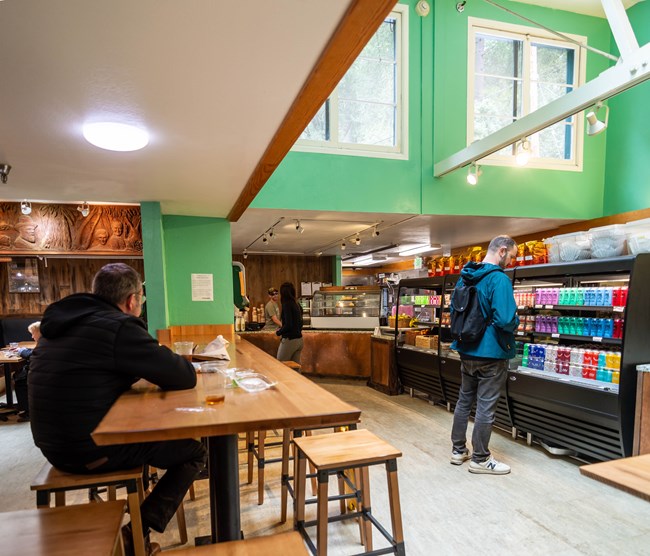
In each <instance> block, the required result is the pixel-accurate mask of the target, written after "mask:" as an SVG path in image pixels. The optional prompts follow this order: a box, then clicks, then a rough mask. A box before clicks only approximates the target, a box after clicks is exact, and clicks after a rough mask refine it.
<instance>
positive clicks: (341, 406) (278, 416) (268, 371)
mask: <svg viewBox="0 0 650 556" xmlns="http://www.w3.org/2000/svg"><path fill="white" fill-rule="evenodd" d="M228 353H229V355H230V357H231V361H230V362H229V364H228V367H236V368H249V369H253V370H254V371H256V372H259V373H263V374H264V375H266V376H267V377H268V378H270V379H271V380H273V381H277V384H276V385H275V386H274V387H272V388H269V389H268V390H264V391H262V392H256V393H249V392H246V391H245V390H243V389H241V388H228V389H226V399H225V402H224V403H222V404H220V405H215V406H208V405H206V403H205V397H206V395H207V394H209V393H210V392H211V384H214V381H215V379H216V378H217V377H216V376H215V375H213V374H209V373H208V374H199V375H198V377H197V378H198V380H197V386H196V387H195V388H193V389H191V390H180V391H173V392H162V391H160V390H158V389H157V388H155V387H152V386H148V387H146V388H144V389H138V388H136V389H134V390H130V391H129V392H126V393H125V394H123V395H122V396H121V397H120V398H119V399H118V400H117V402H115V404H114V405H113V407H112V408H111V409H110V411H109V412H108V413H107V414H106V415H105V417H104V419H103V420H102V422H101V423H100V424H99V426H98V427H97V428H96V429H95V431H94V432H93V434H92V436H93V439H94V440H95V442H96V443H97V444H98V445H110V444H122V443H131V442H145V441H157V440H176V439H182V438H197V437H201V436H222V435H228V434H236V433H238V432H245V431H254V430H261V429H267V430H268V429H280V428H291V427H299V426H305V427H306V426H318V425H323V426H326V425H331V424H335V423H341V422H346V421H347V422H349V421H355V420H358V419H359V416H360V414H361V411H360V410H359V409H357V408H356V407H354V406H352V405H350V404H348V403H346V402H344V401H342V400H340V399H339V398H337V397H336V396H335V395H334V394H331V393H329V392H327V391H326V390H324V389H323V388H321V387H320V386H318V385H317V384H314V383H313V382H311V381H310V380H309V379H307V378H305V377H304V376H302V375H300V374H299V373H297V372H295V371H293V370H291V369H289V368H288V367H286V366H285V365H283V364H282V363H280V362H279V361H278V360H277V359H275V358H274V357H271V356H270V355H268V354H267V353H265V352H263V351H262V350H260V349H259V348H257V347H255V346H254V345H252V344H250V343H249V342H247V341H246V340H243V339H238V340H237V341H236V342H232V343H231V344H230V346H229V347H228Z"/></svg>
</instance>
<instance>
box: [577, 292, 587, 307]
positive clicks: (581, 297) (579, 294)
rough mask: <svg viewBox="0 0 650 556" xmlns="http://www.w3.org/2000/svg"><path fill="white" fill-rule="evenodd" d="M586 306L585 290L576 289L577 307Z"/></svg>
mask: <svg viewBox="0 0 650 556" xmlns="http://www.w3.org/2000/svg"><path fill="white" fill-rule="evenodd" d="M584 304H585V289H584V288H576V305H584Z"/></svg>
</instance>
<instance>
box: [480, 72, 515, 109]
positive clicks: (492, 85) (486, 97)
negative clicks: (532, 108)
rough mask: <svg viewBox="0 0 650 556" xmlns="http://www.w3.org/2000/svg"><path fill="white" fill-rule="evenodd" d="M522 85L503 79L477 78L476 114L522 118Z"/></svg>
mask: <svg viewBox="0 0 650 556" xmlns="http://www.w3.org/2000/svg"><path fill="white" fill-rule="evenodd" d="M521 85H522V83H521V81H520V80H517V81H514V80H512V79H505V78H501V77H478V76H477V77H476V81H475V84H474V114H476V115H477V116H478V115H481V116H484V115H488V114H493V115H497V116H501V117H504V116H505V117H508V116H513V117H520V116H521V114H522V111H523V98H522V92H521V91H522V86H521Z"/></svg>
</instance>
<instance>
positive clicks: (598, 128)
mask: <svg viewBox="0 0 650 556" xmlns="http://www.w3.org/2000/svg"><path fill="white" fill-rule="evenodd" d="M604 106H605V121H604V122H601V121H600V120H599V119H598V118H597V117H596V114H597V113H598V111H599V110H600V109H601V108H602V107H603V103H602V102H597V103H596V106H594V110H591V111H590V112H588V113H587V122H588V123H589V125H588V126H587V135H598V134H599V133H601V132H603V131H605V129H607V124H608V123H609V106H607V105H604Z"/></svg>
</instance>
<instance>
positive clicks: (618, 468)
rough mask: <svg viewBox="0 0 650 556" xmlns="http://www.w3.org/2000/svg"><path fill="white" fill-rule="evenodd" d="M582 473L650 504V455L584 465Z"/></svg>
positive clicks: (581, 469)
mask: <svg viewBox="0 0 650 556" xmlns="http://www.w3.org/2000/svg"><path fill="white" fill-rule="evenodd" d="M580 473H582V474H583V475H585V476H586V477H590V478H591V479H596V480H597V481H601V482H603V483H605V484H608V485H610V486H613V487H616V488H620V489H621V490H624V491H626V492H629V493H630V494H634V495H635V496H640V497H641V498H643V499H644V500H648V501H649V502H650V454H645V455H643V456H634V457H631V458H622V459H615V460H612V461H603V462H601V463H592V464H591V465H583V466H582V467H581V468H580Z"/></svg>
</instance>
